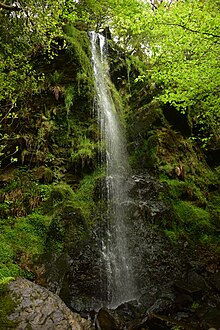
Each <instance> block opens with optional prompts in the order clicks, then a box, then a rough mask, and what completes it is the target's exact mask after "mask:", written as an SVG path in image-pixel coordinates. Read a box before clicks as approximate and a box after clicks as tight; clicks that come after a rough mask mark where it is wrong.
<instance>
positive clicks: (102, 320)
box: [96, 308, 118, 330]
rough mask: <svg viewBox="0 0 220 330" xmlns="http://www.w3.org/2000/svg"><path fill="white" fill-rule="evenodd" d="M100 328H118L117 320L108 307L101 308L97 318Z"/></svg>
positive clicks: (112, 329)
mask: <svg viewBox="0 0 220 330" xmlns="http://www.w3.org/2000/svg"><path fill="white" fill-rule="evenodd" d="M96 325H97V327H98V329H99V330H118V327H117V325H116V321H115V319H114V318H113V316H112V315H111V314H110V313H109V311H108V310H107V309H104V308H102V309H100V310H99V312H98V315H97V318H96Z"/></svg>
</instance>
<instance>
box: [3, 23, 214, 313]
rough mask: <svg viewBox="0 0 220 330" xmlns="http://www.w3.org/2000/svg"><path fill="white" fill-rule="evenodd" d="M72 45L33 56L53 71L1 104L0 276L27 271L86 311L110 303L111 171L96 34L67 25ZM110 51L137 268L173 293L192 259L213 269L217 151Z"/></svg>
mask: <svg viewBox="0 0 220 330" xmlns="http://www.w3.org/2000/svg"><path fill="white" fill-rule="evenodd" d="M63 42H64V41H63V40H58V43H63ZM66 42H67V46H66V48H65V49H63V50H61V51H59V52H58V53H57V56H55V57H54V58H52V59H49V58H48V57H47V55H46V54H43V53H41V51H40V50H38V52H37V53H36V54H34V56H33V59H32V60H33V62H34V63H35V69H36V71H38V72H39V73H40V74H43V75H44V76H45V79H44V80H43V81H42V82H39V86H38V92H35V93H33V94H32V95H29V96H28V97H27V99H20V100H19V102H18V103H17V104H16V109H15V112H14V114H13V115H11V116H8V115H7V113H8V111H9V107H8V106H7V102H6V101H5V103H4V102H2V107H3V109H4V110H3V112H4V113H3V117H2V118H3V119H2V129H3V134H4V138H3V145H4V148H3V151H2V153H3V156H2V162H1V171H0V181H1V206H0V216H1V220H0V221H1V222H0V225H1V232H2V233H1V242H0V253H1V261H0V278H5V277H10V276H15V277H16V276H18V275H22V276H24V277H27V278H30V279H32V280H35V281H37V282H38V283H40V284H42V285H45V286H47V287H48V288H50V290H52V291H53V292H57V293H58V294H60V296H61V297H62V298H63V299H64V300H65V302H66V303H67V304H68V305H69V306H71V307H72V308H74V309H79V310H80V309H83V308H84V309H85V308H86V307H88V308H90V307H91V304H93V305H94V306H99V300H100V299H101V300H102V299H105V297H103V295H104V293H103V292H102V291H101V288H102V285H103V283H100V269H101V271H103V269H102V265H101V264H100V261H99V260H100V245H101V240H100V233H102V235H105V231H106V230H105V229H106V228H105V217H103V215H102V214H104V213H105V210H106V199H105V197H106V196H105V195H103V194H102V198H100V196H101V193H100V191H101V188H102V187H103V185H104V180H103V178H104V174H103V172H102V170H100V169H99V164H98V159H99V158H100V157H99V155H100V143H99V140H100V132H99V129H98V126H97V121H96V118H95V116H94V112H93V102H94V94H95V91H94V82H93V73H92V68H91V64H90V57H91V54H90V44H89V40H88V37H87V34H86V33H85V32H82V31H78V30H76V29H73V28H67V30H66ZM109 51H110V65H111V78H112V81H113V83H114V85H115V87H116V90H115V88H112V93H113V99H114V101H115V102H116V103H117V102H118V104H119V103H120V107H118V108H120V109H123V110H121V113H120V116H121V119H122V121H123V123H124V125H125V128H126V132H127V145H128V152H129V157H130V164H131V167H132V170H133V174H134V175H133V177H132V178H131V182H130V183H129V184H130V187H131V189H130V196H131V197H132V198H133V201H134V203H133V204H132V205H128V208H130V209H129V210H130V221H131V222H134V224H135V235H134V236H133V238H132V240H134V241H135V240H136V241H139V240H140V237H141V239H142V241H141V246H142V248H143V249H140V248H138V247H137V251H136V253H137V255H138V258H137V264H136V269H135V276H136V278H137V279H138V280H140V281H141V282H142V284H143V283H144V281H146V286H145V291H144V293H145V292H147V291H148V292H149V291H152V290H153V288H156V290H161V289H163V290H165V289H167V288H166V285H164V283H165V282H166V279H167V278H168V281H167V283H166V284H169V285H171V283H173V282H174V281H175V280H176V279H177V278H180V277H181V276H182V274H186V273H187V271H188V268H187V267H189V266H188V265H189V262H190V263H191V266H190V267H192V268H193V267H194V266H192V265H195V263H197V264H199V269H198V272H199V273H202V272H203V275H204V276H208V275H210V274H212V273H217V272H218V270H219V260H218V252H219V237H218V236H219V229H220V227H219V226H220V225H219V224H220V209H219V205H220V204H219V201H220V186H219V182H220V181H219V173H220V172H219V163H218V161H217V159H216V158H215V157H214V156H213V155H214V151H213V150H211V149H210V150H205V151H204V150H202V149H201V147H200V146H199V145H197V144H196V143H195V142H194V141H193V139H192V131H193V129H194V127H193V123H192V122H191V121H190V119H189V118H188V117H187V116H186V115H181V114H179V113H178V112H177V111H176V110H175V109H174V108H173V107H171V106H164V105H162V104H160V103H158V102H157V101H156V96H157V95H158V93H159V92H160V90H159V89H158V87H157V86H154V85H153V84H152V82H151V81H149V84H148V86H145V85H143V84H142V83H141V82H139V83H138V84H137V83H136V82H135V78H136V77H137V75H138V71H137V68H136V67H135V65H130V67H129V75H128V71H127V70H128V66H127V64H126V63H127V62H126V60H125V58H124V57H123V56H122V55H121V54H120V50H117V51H116V46H115V45H112V47H110V49H109ZM128 78H129V79H128ZM119 95H120V97H119ZM121 105H123V106H121ZM210 148H211V146H210ZM102 191H103V190H102ZM152 246H153V249H152ZM168 251H169V252H168ZM138 265H139V266H138ZM140 265H141V266H140ZM143 265H144V266H143ZM52 266H53V267H52ZM51 268H53V269H52V270H51ZM162 273H163V274H162ZM207 274H208V275H207ZM103 276H104V275H103ZM148 279H150V280H148ZM142 288H143V286H142V287H141V288H140V289H142ZM94 297H95V298H94ZM154 298H155V297H154ZM92 299H93V300H92ZM155 299H156V298H155ZM91 301H92V303H91Z"/></svg>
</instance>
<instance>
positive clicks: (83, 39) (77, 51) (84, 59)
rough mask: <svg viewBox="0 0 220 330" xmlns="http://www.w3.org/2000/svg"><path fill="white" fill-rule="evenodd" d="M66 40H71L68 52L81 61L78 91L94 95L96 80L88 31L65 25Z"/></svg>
mask: <svg viewBox="0 0 220 330" xmlns="http://www.w3.org/2000/svg"><path fill="white" fill-rule="evenodd" d="M65 34H66V40H67V41H68V42H69V46H68V49H67V50H68V52H69V53H70V54H71V57H72V58H75V60H76V61H77V62H78V63H79V66H78V67H79V71H78V73H77V75H78V76H77V81H78V93H79V94H83V93H85V91H86V92H87V93H89V94H90V96H91V97H92V96H93V95H94V80H93V72H92V67H91V62H90V58H91V51H90V42H89V38H88V35H87V33H86V32H84V31H79V30H77V29H76V28H74V27H73V26H70V25H68V26H66V27H65Z"/></svg>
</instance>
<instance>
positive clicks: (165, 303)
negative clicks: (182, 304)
mask: <svg viewBox="0 0 220 330" xmlns="http://www.w3.org/2000/svg"><path fill="white" fill-rule="evenodd" d="M173 308H174V304H173V302H172V301H171V300H170V299H161V298H160V299H158V300H157V301H155V303H154V304H153V306H151V307H150V308H149V309H148V310H147V314H148V315H151V314H155V313H156V314H157V313H159V314H167V313H170V312H171V311H172V310H173Z"/></svg>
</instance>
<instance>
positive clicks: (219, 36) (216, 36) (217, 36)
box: [166, 23, 220, 38]
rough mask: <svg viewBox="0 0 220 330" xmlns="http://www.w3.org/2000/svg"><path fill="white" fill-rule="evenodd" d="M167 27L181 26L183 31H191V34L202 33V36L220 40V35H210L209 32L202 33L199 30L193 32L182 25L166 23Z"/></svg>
mask: <svg viewBox="0 0 220 330" xmlns="http://www.w3.org/2000/svg"><path fill="white" fill-rule="evenodd" d="M166 25H171V26H179V27H181V28H182V29H184V30H187V31H190V32H193V33H200V34H203V35H206V36H210V37H214V38H220V35H218V34H214V33H209V32H201V31H199V30H193V29H190V28H188V27H187V26H185V25H181V24H174V23H166Z"/></svg>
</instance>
